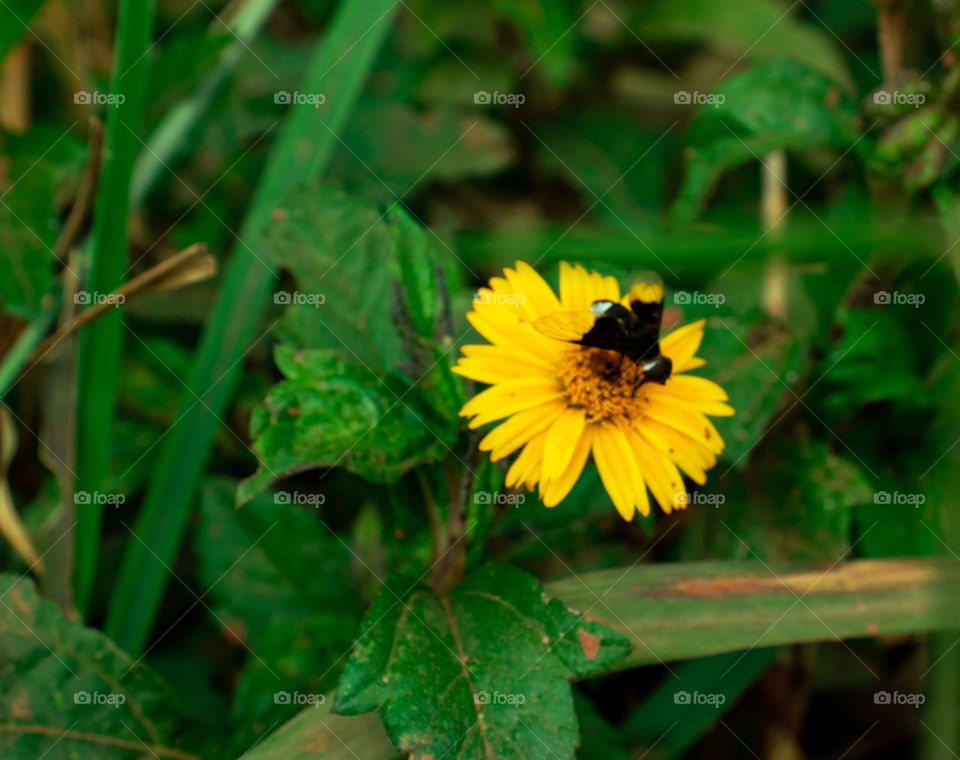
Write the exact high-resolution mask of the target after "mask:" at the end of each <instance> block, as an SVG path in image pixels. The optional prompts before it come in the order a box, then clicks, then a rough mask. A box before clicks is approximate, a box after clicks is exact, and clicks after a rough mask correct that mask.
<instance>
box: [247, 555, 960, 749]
mask: <svg viewBox="0 0 960 760" xmlns="http://www.w3.org/2000/svg"><path fill="white" fill-rule="evenodd" d="M958 583H960V564H958V563H957V561H956V560H955V559H953V558H952V557H951V558H948V559H906V558H899V559H890V560H857V561H851V562H841V563H839V564H836V565H832V566H830V567H829V568H824V566H823V563H789V564H786V563H779V562H774V563H769V564H767V563H763V562H758V561H751V562H695V563H666V564H663V563H660V564H636V563H634V565H633V566H630V567H627V568H622V567H620V568H613V569H609V570H603V571H598V572H591V573H583V574H580V575H578V576H577V577H570V578H566V579H564V580H562V581H558V582H555V583H551V584H549V585H548V587H547V593H548V594H549V595H550V596H553V597H556V598H558V599H563V600H564V601H565V602H566V603H567V604H568V605H569V606H571V607H574V608H580V609H589V610H590V613H589V618H590V619H591V620H595V621H597V622H601V623H603V624H605V625H607V626H608V627H609V628H610V629H611V630H613V631H616V632H618V633H620V634H622V635H623V636H626V637H627V638H628V639H629V640H630V641H632V642H635V643H636V646H635V647H634V648H633V651H632V652H631V654H629V655H628V656H627V657H626V658H625V659H622V660H619V661H617V662H615V663H613V664H612V665H611V668H612V669H614V670H621V669H623V668H628V667H636V666H638V665H649V664H653V663H662V662H669V661H672V660H683V659H688V658H690V657H702V656H704V655H712V654H719V653H723V652H732V651H735V650H743V649H747V648H751V647H752V648H754V649H756V648H757V647H770V646H776V645H779V644H789V643H799V642H812V641H836V640H837V639H855V638H863V637H864V636H867V635H876V634H878V633H879V634H897V633H907V632H920V631H934V630H952V629H956V628H957V627H958V626H960V607H958V606H957V604H956V589H957V584H958ZM406 588H407V587H406V586H402V585H400V584H399V583H397V585H396V589H398V590H403V589H406ZM403 597H404V598H405V599H407V598H408V597H409V595H408V593H407V592H405V591H404V593H403ZM598 598H602V601H599V602H598ZM798 599H799V601H798ZM393 601H395V599H394V600H393ZM376 604H377V603H375V605H376ZM390 606H391V601H390V600H384V604H383V605H382V606H381V607H379V608H377V607H371V608H370V611H369V612H368V616H367V622H366V630H368V631H369V633H368V635H369V636H378V635H380V636H382V635H383V634H382V633H381V634H377V632H376V630H377V628H379V626H376V625H374V624H375V623H376V621H375V620H374V619H373V616H374V615H375V614H379V613H380V612H383V611H385V610H389V609H390ZM396 607H399V604H396V605H394V608H396ZM390 615H391V616H390V617H389V618H384V619H383V620H382V621H381V625H384V626H386V627H388V628H390V629H391V631H393V630H396V620H395V618H394V617H393V613H392V612H391V613H390ZM407 619H408V622H410V623H411V624H413V623H415V622H416V621H415V619H412V616H410V615H409V614H408V615H407ZM387 638H389V635H388V636H387ZM495 640H499V639H495ZM365 641H366V638H365V637H361V639H360V641H359V644H358V646H357V648H355V650H354V657H353V658H352V660H351V666H352V669H353V676H352V679H353V680H354V681H355V683H354V684H353V685H352V687H351V688H353V690H354V695H355V696H359V697H360V699H359V700H358V701H356V702H354V705H353V706H355V707H363V703H364V702H366V703H367V704H371V705H372V704H376V702H377V701H378V699H384V698H386V697H385V696H384V695H380V696H379V697H377V695H375V694H374V693H373V692H372V691H370V690H369V688H368V687H370V686H372V685H373V684H374V683H376V681H377V678H378V677H379V679H380V684H383V669H384V667H385V665H386V663H388V662H389V661H390V647H389V644H388V642H383V641H382V639H381V640H380V646H379V650H378V647H376V646H366V645H365V643H364V642H365ZM481 643H483V642H481ZM425 666H426V667H429V665H427V664H426V663H425ZM378 668H379V669H380V670H379V672H378ZM361 670H362V671H365V672H367V673H368V675H367V676H364V675H362V674H360V673H359V672H358V671H361ZM348 672H350V669H348ZM385 685H389V679H388V681H387V684H385ZM365 690H366V693H365V694H361V692H363V691H365ZM331 701H332V700H330V699H328V700H327V704H329V703H330V702H331ZM336 701H337V703H339V701H340V700H339V698H337V700H336ZM364 709H366V708H365V707H364ZM374 718H375V716H373V715H369V714H368V715H362V716H359V717H350V718H346V717H338V716H330V715H328V714H327V713H326V705H322V706H320V707H319V708H308V709H306V710H304V711H303V712H302V713H301V714H300V715H299V716H297V718H296V719H295V720H293V721H291V722H290V723H289V724H287V725H286V726H284V727H283V728H282V729H280V730H279V731H278V732H277V733H276V734H274V735H273V736H271V737H269V738H267V739H266V740H265V741H264V742H262V743H261V744H260V745H258V746H257V748H256V749H255V750H253V751H252V752H251V754H250V755H249V756H245V760H279V759H280V758H282V759H283V760H307V759H308V758H312V757H314V756H315V754H316V751H317V748H318V747H321V748H324V749H325V753H326V754H325V757H327V756H329V758H330V760H351V759H352V760H355V758H356V757H362V758H364V760H368V758H369V760H393V759H394V758H395V757H396V752H395V751H394V750H393V748H392V747H391V746H390V745H389V741H388V740H387V737H386V736H385V735H383V732H382V727H381V724H380V721H379V720H375V719H374ZM541 746H542V745H541ZM534 756H536V755H534Z"/></svg>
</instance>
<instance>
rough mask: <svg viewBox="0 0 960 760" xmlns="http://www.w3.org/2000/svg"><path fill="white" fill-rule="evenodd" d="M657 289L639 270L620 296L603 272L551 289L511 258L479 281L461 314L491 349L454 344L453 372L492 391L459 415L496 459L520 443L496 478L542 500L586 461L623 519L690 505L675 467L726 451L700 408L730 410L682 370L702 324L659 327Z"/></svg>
mask: <svg viewBox="0 0 960 760" xmlns="http://www.w3.org/2000/svg"><path fill="white" fill-rule="evenodd" d="M663 293H664V291H663V285H662V284H660V282H659V281H657V280H656V279H654V278H651V277H644V278H641V279H640V280H639V281H638V282H637V283H635V284H634V285H633V287H631V288H630V290H629V291H628V292H627V293H626V295H623V296H621V292H620V285H619V283H618V282H617V280H616V279H614V278H613V277H604V276H602V275H600V274H599V273H597V272H594V271H591V272H588V271H587V270H585V269H584V268H583V267H580V266H571V265H569V264H566V263H562V264H561V265H560V297H559V298H558V297H557V295H556V294H555V293H554V292H553V290H552V289H551V288H550V286H549V285H547V283H546V282H544V280H543V278H541V277H540V275H539V274H538V273H537V272H536V271H535V270H534V269H532V268H531V267H530V266H528V265H527V264H524V263H523V262H517V264H516V265H515V268H513V269H509V268H508V269H505V270H504V276H503V277H494V278H493V279H491V281H490V287H489V288H482V289H481V290H480V291H479V293H478V297H477V298H476V299H475V300H474V309H473V311H471V312H470V313H469V314H468V315H467V318H468V319H469V320H470V322H471V324H472V325H473V326H474V327H475V328H476V330H477V331H478V332H479V333H480V334H481V335H482V336H483V337H484V338H486V339H487V340H488V341H490V343H489V344H488V345H476V346H464V347H463V356H462V357H461V358H460V360H459V362H458V363H457V366H456V367H455V369H454V371H456V372H458V373H459V374H461V375H463V376H465V377H468V378H472V379H473V380H476V381H478V382H481V383H486V384H489V385H490V386H491V387H490V388H487V389H486V390H483V391H481V392H480V393H478V394H477V395H476V396H475V397H474V398H473V399H471V400H470V401H468V402H467V404H466V405H465V406H464V407H463V409H462V410H461V412H460V414H461V415H463V416H466V417H470V418H471V420H470V427H471V428H476V427H479V426H481V425H486V424H488V423H490V422H494V421H496V420H504V421H503V422H501V424H500V425H498V426H497V427H496V428H494V429H493V430H492V431H491V432H490V433H488V434H487V435H486V437H484V438H483V440H482V441H481V442H480V449H481V450H482V451H489V452H490V458H491V460H492V461H497V460H500V459H502V458H504V457H507V456H509V455H511V454H513V453H515V452H517V451H518V450H519V452H520V453H519V455H518V456H517V458H516V460H515V461H514V462H513V464H512V465H511V467H510V469H509V470H508V472H507V478H506V484H507V486H508V487H514V486H517V485H519V484H521V483H523V484H524V485H525V486H526V487H527V488H528V489H531V490H532V489H533V488H535V487H536V488H537V489H538V493H539V495H540V498H541V499H542V501H543V503H544V504H545V505H547V506H548V507H552V506H555V505H556V504H558V503H560V501H562V500H563V499H564V498H565V497H566V496H567V494H569V492H570V490H571V489H572V488H573V486H574V484H575V483H576V481H577V479H578V478H579V477H580V474H581V473H582V471H583V468H584V466H585V464H586V462H587V459H588V458H589V457H590V456H591V455H592V457H593V460H594V462H595V464H596V466H597V470H598V471H599V473H600V478H601V480H602V482H603V485H604V488H606V490H607V493H608V494H609V495H610V498H611V500H612V501H613V503H614V505H615V506H616V508H617V510H618V511H619V513H620V514H621V515H622V516H623V517H624V519H626V520H630V519H632V518H633V516H634V514H635V512H636V511H637V510H639V511H640V512H641V514H643V515H647V514H649V512H650V500H649V497H648V494H647V492H648V489H649V492H650V493H651V494H652V495H653V497H654V499H655V501H656V502H657V503H658V504H659V505H660V506H661V508H662V509H663V510H664V511H666V512H670V511H671V510H672V509H673V508H675V507H685V506H686V498H685V496H686V491H685V487H684V485H683V479H682V477H681V475H680V473H681V471H682V472H684V473H685V474H686V475H687V476H688V477H690V478H691V479H692V480H694V481H695V482H697V483H699V484H701V485H702V484H703V483H705V482H706V471H707V470H709V469H710V468H711V467H712V466H713V465H714V464H715V463H716V460H717V455H718V454H719V453H720V452H721V451H722V450H723V440H722V439H721V437H720V435H719V433H717V430H716V428H715V427H714V426H713V423H711V422H710V420H709V418H708V415H714V416H727V415H731V414H733V409H731V408H730V406H728V405H727V404H726V403H725V402H726V401H727V395H726V393H724V391H723V389H722V388H721V387H720V386H719V385H717V384H716V383H714V382H712V381H710V380H707V379H705V378H702V377H695V376H693V375H688V374H686V372H687V371H688V370H691V369H695V368H697V367H700V366H702V365H703V364H704V363H705V362H704V360H703V359H701V358H699V357H697V356H696V352H697V349H698V348H699V346H700V341H701V339H702V338H703V327H704V321H703V320H700V321H698V322H694V323H692V324H689V325H685V326H683V327H680V328H678V329H675V330H673V331H672V332H669V333H667V334H666V335H662V336H661V335H660V329H661V319H662V315H663Z"/></svg>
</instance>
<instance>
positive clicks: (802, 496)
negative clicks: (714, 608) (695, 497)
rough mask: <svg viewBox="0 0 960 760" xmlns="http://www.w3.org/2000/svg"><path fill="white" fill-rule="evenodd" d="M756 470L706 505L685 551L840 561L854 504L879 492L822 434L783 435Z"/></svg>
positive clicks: (714, 555) (759, 460)
mask: <svg viewBox="0 0 960 760" xmlns="http://www.w3.org/2000/svg"><path fill="white" fill-rule="evenodd" d="M752 469H753V471H754V472H755V473H757V474H755V475H753V476H752V477H746V476H745V477H742V479H741V478H739V477H738V478H737V480H736V481H735V482H734V485H733V486H732V487H729V488H728V489H727V492H726V493H725V494H724V496H725V500H724V501H722V502H721V503H719V504H717V506H716V507H713V508H711V507H710V506H709V505H704V506H703V507H698V509H702V512H700V513H699V514H698V515H697V518H698V519H697V520H696V521H695V522H694V523H692V524H691V525H690V528H689V530H688V531H687V533H686V534H685V535H684V536H683V537H682V539H681V542H682V545H683V547H684V558H687V559H689V558H694V557H696V558H698V559H701V558H711V559H712V558H717V559H721V558H722V559H746V558H752V557H759V558H761V559H764V560H766V561H771V560H814V559H823V560H827V561H831V560H832V561H836V560H837V559H839V558H840V557H842V556H843V555H844V553H845V552H846V551H847V549H848V547H849V544H850V527H851V525H852V522H853V511H854V508H855V507H857V506H859V505H862V504H870V503H871V502H872V501H873V493H874V489H873V486H872V485H871V483H870V481H869V480H868V477H867V474H866V472H865V471H864V470H862V469H861V467H860V466H859V465H858V464H857V463H856V462H855V461H851V460H848V459H845V458H843V457H841V456H839V455H837V454H835V453H833V452H832V451H830V449H829V447H828V446H827V444H826V443H824V442H823V441H820V440H814V441H809V440H806V439H791V438H775V439H774V440H773V441H772V442H771V444H770V445H768V446H764V447H763V448H762V449H760V450H759V451H758V456H757V457H756V458H755V460H754V462H753V465H752ZM728 477H729V476H728ZM721 483H722V479H721ZM718 485H720V484H718ZM707 488H711V486H710V485H709V483H708V486H707Z"/></svg>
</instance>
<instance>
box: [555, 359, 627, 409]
mask: <svg viewBox="0 0 960 760" xmlns="http://www.w3.org/2000/svg"><path fill="white" fill-rule="evenodd" d="M642 375H643V372H642V371H641V369H640V367H639V366H638V365H636V364H634V362H633V361H631V360H630V359H628V358H626V357H621V355H620V354H618V353H617V352H615V351H605V350H603V349H600V348H581V349H577V350H574V351H571V352H570V353H569V354H568V355H567V357H566V361H565V363H564V366H563V368H562V369H561V370H560V382H561V383H563V387H564V390H565V391H566V394H567V396H568V397H569V399H570V404H571V406H578V407H583V408H584V409H586V414H587V422H599V421H601V420H606V419H610V418H611V417H627V418H628V419H631V420H632V419H633V418H634V417H636V416H637V415H638V414H640V411H641V406H642V403H643V401H644V395H643V390H642V386H640V377H641V376H642Z"/></svg>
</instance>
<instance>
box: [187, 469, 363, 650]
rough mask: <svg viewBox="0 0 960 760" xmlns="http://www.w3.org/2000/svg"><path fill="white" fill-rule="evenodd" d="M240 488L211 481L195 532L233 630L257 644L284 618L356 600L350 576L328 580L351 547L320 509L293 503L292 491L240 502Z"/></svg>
mask: <svg viewBox="0 0 960 760" xmlns="http://www.w3.org/2000/svg"><path fill="white" fill-rule="evenodd" d="M234 489H235V485H234V482H233V481H232V480H229V479H227V478H217V479H215V480H212V481H210V482H209V483H208V484H207V486H206V487H205V488H204V491H203V498H202V499H201V504H200V529H199V531H198V532H197V536H196V540H195V546H196V553H197V561H198V570H199V574H200V578H201V580H202V582H203V584H204V587H206V588H210V589H211V591H210V596H211V597H212V599H213V600H214V605H213V609H214V611H215V612H216V613H217V615H218V616H219V617H220V618H221V619H222V620H223V621H224V622H225V623H226V624H227V625H229V626H230V628H231V630H233V631H234V632H235V633H236V634H237V635H240V636H242V638H243V639H245V640H246V641H249V642H250V643H251V644H252V645H253V646H254V647H256V646H257V645H258V642H261V641H263V640H264V639H265V637H266V636H268V635H269V634H270V632H271V631H273V630H274V629H275V627H276V626H278V625H281V624H282V623H283V622H284V621H303V620H304V619H305V618H307V617H309V616H310V615H311V614H312V613H313V612H315V611H321V610H323V609H341V610H342V611H343V612H347V611H348V610H350V609H351V608H354V609H355V608H356V601H355V599H354V595H353V592H352V591H351V589H350V587H349V585H348V584H346V583H343V582H342V581H341V582H338V583H330V582H329V579H331V578H338V577H339V578H342V576H343V573H344V568H347V567H349V564H350V563H349V552H348V550H347V547H346V546H345V545H344V544H343V543H341V541H340V540H339V539H338V538H337V537H336V536H334V535H333V534H332V533H330V531H329V530H327V529H326V528H325V527H324V526H323V523H322V522H321V521H320V518H319V516H318V515H317V511H316V510H315V509H313V508H311V507H310V506H304V505H301V504H294V503H292V501H293V500H292V499H290V498H289V494H287V495H284V494H277V495H276V496H274V495H273V494H270V495H264V496H261V497H259V498H257V499H254V500H253V501H251V502H250V503H249V504H246V505H245V506H244V507H243V508H241V509H236V508H235V507H234ZM278 497H279V498H278ZM292 545H296V547H297V551H296V553H293V552H291V551H290V547H291V546H292ZM235 622H236V623H238V625H233V623H235ZM348 643H349V642H348Z"/></svg>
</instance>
